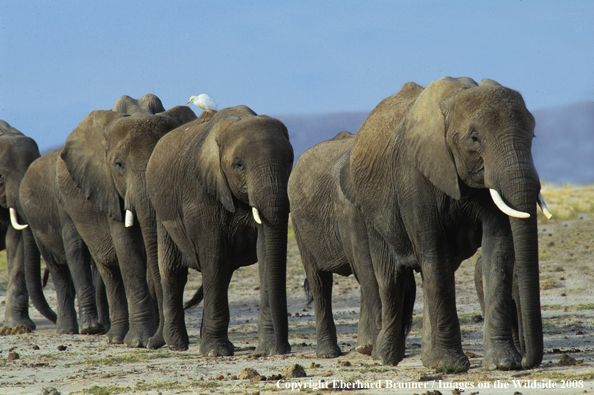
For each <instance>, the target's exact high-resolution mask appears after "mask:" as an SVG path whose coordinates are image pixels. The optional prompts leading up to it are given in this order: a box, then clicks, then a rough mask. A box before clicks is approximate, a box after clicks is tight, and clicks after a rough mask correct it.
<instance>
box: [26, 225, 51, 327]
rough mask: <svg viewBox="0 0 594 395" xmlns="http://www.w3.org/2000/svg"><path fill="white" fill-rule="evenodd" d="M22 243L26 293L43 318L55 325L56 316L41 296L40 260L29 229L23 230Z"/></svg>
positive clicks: (42, 295)
mask: <svg viewBox="0 0 594 395" xmlns="http://www.w3.org/2000/svg"><path fill="white" fill-rule="evenodd" d="M22 232H23V243H24V247H25V248H24V249H25V281H26V283H27V291H28V292H29V297H30V298H31V302H32V303H33V306H35V308H36V309H37V311H39V313H41V315H43V316H44V317H45V318H47V319H48V320H50V321H51V322H53V323H54V324H55V323H56V321H57V319H58V316H57V315H56V313H55V312H54V311H53V310H52V308H51V307H50V306H49V304H48V303H47V300H46V299H45V295H44V294H43V286H42V284H41V270H40V266H41V259H40V256H39V249H38V248H37V244H36V243H35V239H34V238H33V233H32V232H31V229H24V230H23V231H22Z"/></svg>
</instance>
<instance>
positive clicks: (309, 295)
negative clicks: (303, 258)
mask: <svg viewBox="0 0 594 395" xmlns="http://www.w3.org/2000/svg"><path fill="white" fill-rule="evenodd" d="M303 291H304V292H305V299H306V300H307V306H311V304H312V303H313V300H314V297H313V292H311V287H310V286H309V281H308V280H307V277H306V278H305V280H304V281H303Z"/></svg>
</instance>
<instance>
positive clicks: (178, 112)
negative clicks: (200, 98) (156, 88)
mask: <svg viewBox="0 0 594 395" xmlns="http://www.w3.org/2000/svg"><path fill="white" fill-rule="evenodd" d="M157 116H158V117H167V118H169V119H171V126H172V128H171V129H169V130H173V129H175V128H177V127H180V126H181V125H183V124H185V123H188V122H191V121H193V120H195V119H196V114H195V113H194V111H192V110H191V109H190V107H188V106H175V107H173V108H170V109H169V110H167V111H164V112H161V113H159V114H157Z"/></svg>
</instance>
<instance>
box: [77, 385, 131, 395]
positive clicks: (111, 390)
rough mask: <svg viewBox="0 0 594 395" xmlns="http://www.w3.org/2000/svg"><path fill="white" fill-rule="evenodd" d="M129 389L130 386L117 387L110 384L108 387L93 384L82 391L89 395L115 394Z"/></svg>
mask: <svg viewBox="0 0 594 395" xmlns="http://www.w3.org/2000/svg"><path fill="white" fill-rule="evenodd" d="M130 390H131V388H130V387H119V386H117V385H111V386H108V387H103V386H99V385H94V386H92V387H91V388H87V389H85V390H84V393H85V394H90V395H116V394H123V393H125V392H128V391H130Z"/></svg>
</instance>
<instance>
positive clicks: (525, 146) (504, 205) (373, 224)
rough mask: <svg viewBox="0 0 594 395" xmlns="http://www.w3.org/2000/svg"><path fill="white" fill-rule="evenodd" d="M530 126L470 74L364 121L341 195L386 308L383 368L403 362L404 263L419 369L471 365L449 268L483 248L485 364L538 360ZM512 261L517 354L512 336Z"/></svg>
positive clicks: (380, 341)
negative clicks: (411, 272) (357, 218)
mask: <svg viewBox="0 0 594 395" xmlns="http://www.w3.org/2000/svg"><path fill="white" fill-rule="evenodd" d="M534 125H535V123H534V117H533V116H532V114H530V112H529V111H528V110H527V108H526V105H525V103H524V100H523V98H522V96H521V95H520V94H519V93H518V92H516V91H514V90H512V89H510V88H507V87H504V86H502V85H500V84H498V83H497V82H495V81H493V80H489V79H484V80H481V81H479V82H478V83H477V82H475V81H474V80H472V79H471V78H467V77H461V78H451V77H444V78H442V79H439V80H436V81H433V82H431V83H430V84H429V85H428V86H427V87H425V88H422V87H421V86H419V85H417V84H415V83H412V82H409V83H407V84H405V85H404V86H403V87H402V89H401V90H400V91H399V92H398V93H397V94H395V95H393V96H390V97H388V98H386V99H384V100H383V101H381V102H380V103H379V104H378V105H377V106H376V107H375V108H374V110H373V111H372V112H371V113H370V114H369V116H368V117H367V119H366V120H365V122H364V123H363V125H361V127H360V129H359V131H358V132H357V134H356V135H355V137H354V141H353V145H352V148H351V149H350V152H349V154H348V159H345V163H344V166H343V167H342V168H341V169H340V187H341V190H342V192H343V193H344V196H345V197H346V198H347V199H348V200H349V201H350V202H352V203H353V204H354V205H355V207H357V209H358V210H360V212H361V215H362V216H363V218H364V219H365V224H366V230H367V234H366V235H364V236H362V237H365V238H366V240H367V243H368V245H369V250H370V256H371V262H372V266H373V269H374V272H375V277H376V280H377V284H378V288H379V294H380V298H381V306H382V316H381V319H382V327H381V330H380V332H379V334H378V336H377V340H376V345H375V347H374V353H376V355H377V356H379V357H380V358H381V359H382V360H383V362H384V363H387V364H397V363H398V362H399V361H400V360H401V357H402V355H403V351H402V350H400V349H399V347H401V345H402V342H398V341H395V340H396V339H398V338H399V334H400V332H401V325H400V322H401V320H402V316H403V311H404V308H403V305H402V292H403V291H402V286H401V285H402V283H403V281H404V279H403V275H402V274H403V273H402V267H412V268H415V269H417V270H420V272H421V277H422V280H423V295H424V298H423V299H424V306H423V333H422V346H421V359H422V362H423V364H424V365H425V366H427V367H431V368H437V369H444V370H448V371H450V370H456V371H461V370H467V369H468V368H469V365H470V363H469V361H468V358H467V357H466V355H465V354H464V353H463V351H462V342H461V336H460V324H459V321H458V317H457V312H456V299H455V281H454V272H455V270H456V269H457V268H458V267H459V265H460V263H461V262H462V261H463V260H465V259H468V258H469V257H471V256H472V255H474V253H475V252H476V250H477V249H478V248H479V247H480V246H482V250H481V253H482V257H483V279H484V284H485V293H484V294H485V323H484V327H483V344H484V350H485V356H484V359H483V366H485V367H487V368H489V369H502V370H505V369H519V368H534V367H536V366H538V365H539V364H540V363H541V361H542V356H543V332H542V318H541V313H540V292H539V278H538V277H539V273H538V266H539V264H538V237H537V219H536V205H537V203H538V202H540V201H541V200H542V196H541V194H540V180H539V177H538V173H537V171H536V169H535V167H534V163H533V160H532V154H531V145H532V138H533V137H534ZM315 159H317V160H320V159H319V158H315ZM512 207H513V208H512ZM514 259H515V261H516V271H517V274H518V285H519V291H520V301H521V304H522V309H521V311H522V321H523V327H524V343H525V346H526V354H525V356H522V354H521V353H520V352H519V351H518V350H517V349H516V347H515V345H514V341H513V337H512V330H511V327H512V317H511V312H512V309H511V304H512V292H511V278H512V271H513V265H514ZM362 287H363V285H362ZM375 348H377V351H376V349H375Z"/></svg>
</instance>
